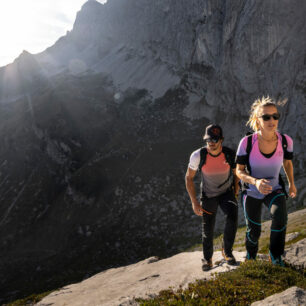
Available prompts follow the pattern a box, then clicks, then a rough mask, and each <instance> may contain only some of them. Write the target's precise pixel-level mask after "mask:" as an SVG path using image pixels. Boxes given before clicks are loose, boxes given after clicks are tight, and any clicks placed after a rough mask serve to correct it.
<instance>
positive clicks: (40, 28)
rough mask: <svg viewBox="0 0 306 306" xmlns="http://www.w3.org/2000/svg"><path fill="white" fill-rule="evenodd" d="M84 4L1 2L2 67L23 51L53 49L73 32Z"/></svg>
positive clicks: (28, 0) (27, 0) (79, 0)
mask: <svg viewBox="0 0 306 306" xmlns="http://www.w3.org/2000/svg"><path fill="white" fill-rule="evenodd" d="M97 1H99V2H101V3H105V2H106V1H107V0H97ZM85 2H87V0H0V67H2V66H5V65H7V64H9V63H11V62H13V61H14V59H15V58H16V57H18V56H19V55H20V53H21V52H22V51H23V50H26V51H28V52H30V53H32V54H35V53H39V52H41V51H43V50H45V49H46V48H48V47H50V46H52V45H53V44H54V43H55V42H56V41H57V39H58V38H60V37H61V36H63V35H65V34H66V32H67V31H70V30H71V29H72V27H73V23H74V21H75V18H76V14H77V12H78V11H79V10H80V9H81V7H82V5H83V4H84V3H85Z"/></svg>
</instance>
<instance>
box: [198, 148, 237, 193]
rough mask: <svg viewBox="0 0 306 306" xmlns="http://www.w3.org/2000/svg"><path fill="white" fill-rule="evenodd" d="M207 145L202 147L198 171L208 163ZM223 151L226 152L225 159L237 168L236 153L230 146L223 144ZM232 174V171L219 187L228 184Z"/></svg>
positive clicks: (233, 167) (232, 167)
mask: <svg viewBox="0 0 306 306" xmlns="http://www.w3.org/2000/svg"><path fill="white" fill-rule="evenodd" d="M207 153H208V152H207V147H206V146H205V147H202V148H201V150H200V163H199V167H198V171H199V172H201V169H202V167H203V166H204V165H205V163H206V157H207ZM222 153H224V155H225V160H226V162H227V163H228V164H229V165H230V167H231V169H235V168H236V162H235V153H234V151H233V150H232V149H230V148H228V147H224V146H222ZM231 176H232V171H230V172H229V176H228V178H227V179H226V180H225V181H224V182H223V183H222V184H220V185H219V186H218V188H221V187H222V186H223V185H224V184H226V183H227V182H228V181H229V180H230V178H231Z"/></svg>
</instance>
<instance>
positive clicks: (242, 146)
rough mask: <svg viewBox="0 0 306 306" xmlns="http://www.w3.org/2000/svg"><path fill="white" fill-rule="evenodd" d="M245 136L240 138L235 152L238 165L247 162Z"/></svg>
mask: <svg viewBox="0 0 306 306" xmlns="http://www.w3.org/2000/svg"><path fill="white" fill-rule="evenodd" d="M246 147H247V137H244V138H242V139H241V140H240V143H239V146H238V149H237V153H236V163H237V164H240V165H246V164H247V157H248V156H247V152H246Z"/></svg>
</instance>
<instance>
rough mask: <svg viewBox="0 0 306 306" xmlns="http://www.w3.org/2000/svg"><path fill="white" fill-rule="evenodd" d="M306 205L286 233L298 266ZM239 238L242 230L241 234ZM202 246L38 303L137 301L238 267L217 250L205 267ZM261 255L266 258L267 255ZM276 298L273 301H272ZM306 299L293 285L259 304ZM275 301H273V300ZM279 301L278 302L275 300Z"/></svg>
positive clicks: (302, 260) (305, 261) (303, 252)
mask: <svg viewBox="0 0 306 306" xmlns="http://www.w3.org/2000/svg"><path fill="white" fill-rule="evenodd" d="M305 214H306V209H304V210H301V211H297V212H294V213H292V214H290V215H289V221H288V228H289V229H291V230H295V231H293V232H290V231H289V233H288V234H287V236H286V241H287V247H286V252H285V256H284V260H285V262H286V263H287V264H289V265H291V266H292V267H295V268H297V269H305V268H306V239H305V238H304V239H302V240H300V241H298V242H296V243H291V242H294V241H296V240H297V239H298V237H301V235H303V230H304V229H305V221H304V220H305ZM268 228H269V222H265V223H264V224H263V236H264V238H266V237H265V236H267V233H266V231H267V229H268ZM238 238H239V234H238ZM234 255H235V257H236V259H237V261H238V265H239V263H241V262H243V261H244V260H245V252H244V251H234ZM201 258H202V252H201V251H200V250H196V251H191V252H183V253H180V254H177V255H175V256H172V257H170V258H166V259H161V260H159V259H158V258H157V257H150V258H148V259H146V260H143V261H140V262H138V263H136V264H133V265H129V266H124V267H120V268H115V269H109V270H106V271H104V272H101V273H99V274H97V275H95V276H93V277H91V278H88V279H86V280H84V281H83V282H80V283H77V284H72V285H68V286H66V287H64V288H62V289H60V290H58V291H55V292H53V293H51V294H50V295H49V296H47V297H46V298H44V299H43V300H42V301H41V302H40V303H38V305H40V306H46V305H136V304H137V303H136V301H135V298H149V297H152V296H153V295H155V294H157V293H158V292H160V291H161V290H166V289H169V288H173V289H178V288H180V287H182V288H185V287H187V285H188V284H189V283H191V282H194V281H195V280H198V279H210V278H211V277H213V276H212V274H213V273H221V272H225V271H229V270H231V269H235V268H237V267H238V265H237V266H234V267H233V266H229V265H228V264H226V263H225V262H224V260H223V258H222V255H221V252H220V251H216V252H215V253H214V257H213V262H214V267H213V269H212V270H211V271H208V272H203V271H202V270H201ZM261 258H263V259H266V258H267V255H262V256H261ZM271 301H272V302H271ZM305 302H306V293H305V290H303V289H300V288H296V287H292V288H290V289H288V290H286V291H285V292H284V293H283V294H280V293H279V294H277V295H276V297H275V298H271V297H269V298H267V299H266V300H264V301H260V302H259V304H256V303H255V305H280V304H281V303H283V304H290V303H291V304H292V305H302V304H303V303H305ZM271 303H272V304H271ZM273 303H275V304H273Z"/></svg>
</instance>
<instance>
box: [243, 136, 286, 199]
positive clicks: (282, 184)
mask: <svg viewBox="0 0 306 306" xmlns="http://www.w3.org/2000/svg"><path fill="white" fill-rule="evenodd" d="M280 135H281V137H282V147H283V156H285V152H287V147H288V142H287V138H286V136H285V135H283V134H280ZM252 139H253V134H252V133H247V147H246V153H247V155H246V156H247V164H246V169H247V172H248V173H249V174H251V165H250V161H249V158H250V153H251V151H252V146H253V143H252ZM278 181H279V184H280V185H281V187H282V189H283V191H284V193H285V196H286V198H288V193H287V191H286V186H285V182H284V180H283V177H282V175H281V174H280V173H279V177H278ZM240 187H241V191H242V192H244V191H246V190H247V189H248V187H249V184H247V183H244V182H243V181H241V183H240Z"/></svg>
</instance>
